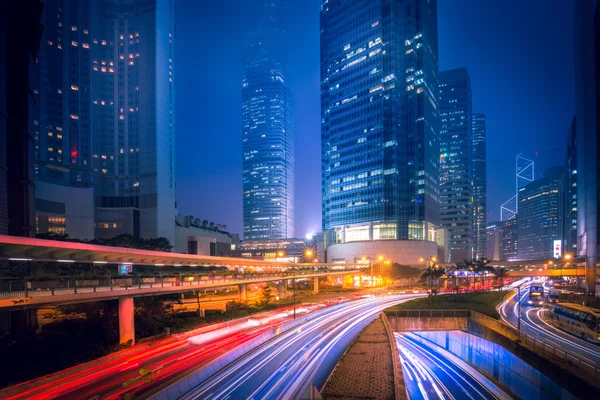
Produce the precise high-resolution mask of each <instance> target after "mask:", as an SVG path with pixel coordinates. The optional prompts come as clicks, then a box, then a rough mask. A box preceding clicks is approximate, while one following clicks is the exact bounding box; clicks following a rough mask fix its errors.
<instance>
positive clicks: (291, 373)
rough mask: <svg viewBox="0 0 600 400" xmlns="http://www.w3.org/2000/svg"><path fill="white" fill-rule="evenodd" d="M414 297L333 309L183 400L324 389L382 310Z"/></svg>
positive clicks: (290, 395) (260, 349)
mask: <svg viewBox="0 0 600 400" xmlns="http://www.w3.org/2000/svg"><path fill="white" fill-rule="evenodd" d="M414 297H417V296H416V295H395V296H386V297H376V298H367V299H361V300H357V301H354V302H351V303H348V304H347V305H346V306H345V307H342V308H338V309H335V310H332V311H331V312H328V313H326V314H324V315H322V316H319V317H317V318H314V319H313V320H310V321H307V322H305V323H304V324H302V325H300V326H299V327H297V328H294V329H292V330H290V331H287V332H284V333H283V334H281V335H279V336H276V337H275V338H273V339H272V340H270V341H269V342H266V343H264V344H263V345H261V346H259V347H258V348H257V349H255V350H254V351H251V352H249V353H247V354H246V355H244V356H242V357H241V358H239V359H238V360H236V361H234V362H233V363H231V364H229V365H228V366H227V367H225V368H223V369H222V370H221V371H219V372H217V373H216V374H215V375H213V376H212V377H211V378H210V379H208V380H206V381H204V382H203V383H202V384H200V385H199V386H197V387H195V388H193V389H192V390H191V391H190V392H188V393H187V394H186V395H185V396H183V397H182V399H211V400H216V399H255V400H258V399H295V398H301V397H302V396H303V394H305V393H306V391H307V390H308V388H309V386H310V384H311V383H314V385H315V387H316V388H317V389H321V388H322V386H323V384H324V383H325V380H326V379H327V377H328V376H329V374H330V373H331V371H332V370H333V368H334V367H335V365H336V363H337V361H338V360H339V358H340V357H341V355H342V354H343V352H344V351H345V350H346V349H347V347H348V346H349V345H350V343H351V342H352V341H353V340H354V339H355V338H356V337H357V336H358V334H359V333H360V332H361V331H362V329H363V328H364V327H365V326H366V325H368V324H369V323H370V322H372V321H373V320H374V319H375V318H376V317H377V315H378V313H379V312H380V311H382V310H383V309H385V308H387V307H390V306H391V305H394V304H398V303H401V302H403V301H406V300H408V299H411V298H414ZM157 398H160V397H159V396H157Z"/></svg>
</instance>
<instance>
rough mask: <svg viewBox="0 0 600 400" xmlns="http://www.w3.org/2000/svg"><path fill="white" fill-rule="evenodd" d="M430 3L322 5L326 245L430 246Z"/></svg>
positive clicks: (362, 0)
mask: <svg viewBox="0 0 600 400" xmlns="http://www.w3.org/2000/svg"><path fill="white" fill-rule="evenodd" d="M437 75H438V40H437V2H436V1H435V0H408V1H407V0H353V1H342V0H328V1H323V2H322V5H321V135H322V137H321V150H322V153H321V160H322V161H321V162H322V198H323V229H324V230H326V231H327V232H328V243H329V244H333V243H342V242H348V241H362V240H389V239H404V240H407V239H410V240H434V239H435V235H434V234H433V233H432V232H435V229H436V228H437V227H439V194H438V186H439V154H440V153H439V139H438V134H439V131H438V129H439V128H438V122H439V121H438V119H439V117H438V76H437Z"/></svg>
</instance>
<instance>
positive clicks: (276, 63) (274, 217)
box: [242, 1, 294, 240]
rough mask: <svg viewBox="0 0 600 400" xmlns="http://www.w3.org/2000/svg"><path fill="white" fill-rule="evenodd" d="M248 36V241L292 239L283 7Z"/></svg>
mask: <svg viewBox="0 0 600 400" xmlns="http://www.w3.org/2000/svg"><path fill="white" fill-rule="evenodd" d="M263 11H264V15H263V20H262V21H261V22H260V24H259V26H258V27H257V28H256V29H254V30H253V31H252V32H250V33H249V35H248V40H247V49H246V50H247V55H246V72H245V74H244V79H243V83H242V119H243V128H242V151H243V157H244V158H243V191H244V202H243V203H244V239H246V240H262V239H282V238H291V237H293V236H294V135H293V128H294V124H293V115H292V93H291V90H290V87H289V86H288V85H287V83H286V81H285V72H284V67H283V56H282V54H283V53H284V48H283V45H282V43H280V42H279V40H280V39H281V36H282V30H281V29H280V25H281V7H280V5H279V4H277V3H275V2H272V1H269V2H265V4H264V9H263Z"/></svg>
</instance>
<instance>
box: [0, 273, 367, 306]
mask: <svg viewBox="0 0 600 400" xmlns="http://www.w3.org/2000/svg"><path fill="white" fill-rule="evenodd" d="M338 266H339V265H338ZM311 267H312V265H311ZM362 272H363V271H362V270H361V269H358V268H356V267H353V266H347V267H346V268H343V269H335V270H326V269H323V267H321V269H319V270H317V271H314V270H310V269H306V268H304V269H298V270H293V271H292V270H289V271H286V272H280V273H270V274H269V273H265V274H236V275H212V276H209V275H189V276H183V277H182V278H174V277H152V278H146V277H124V278H118V277H105V278H99V279H87V280H74V279H56V280H49V281H36V280H29V281H17V280H4V281H2V282H0V311H12V310H22V309H24V308H25V309H27V308H39V307H43V306H50V305H55V306H56V305H65V304H78V303H89V302H94V301H104V300H114V299H119V298H121V297H143V296H156V295H161V294H171V293H183V292H190V291H193V290H204V289H212V288H222V287H227V286H237V287H238V289H239V292H240V299H241V300H244V297H245V293H246V290H245V287H246V285H251V284H257V283H264V282H274V281H286V282H287V281H293V280H294V279H296V280H300V279H312V280H313V285H314V286H313V287H314V291H315V292H318V291H319V283H318V279H319V278H321V277H328V276H345V275H355V274H360V273H362Z"/></svg>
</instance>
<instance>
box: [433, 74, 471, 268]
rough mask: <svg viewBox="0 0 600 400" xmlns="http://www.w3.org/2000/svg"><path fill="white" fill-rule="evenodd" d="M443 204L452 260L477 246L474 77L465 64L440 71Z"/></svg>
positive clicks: (465, 255) (441, 190)
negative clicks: (475, 219)
mask: <svg viewBox="0 0 600 400" xmlns="http://www.w3.org/2000/svg"><path fill="white" fill-rule="evenodd" d="M439 104H440V208H441V223H442V227H443V228H446V229H448V231H449V233H450V261H452V262H455V261H460V260H465V259H467V260H471V259H472V258H473V255H474V254H473V249H474V246H473V245H474V235H473V233H474V232H473V228H474V227H475V224H474V210H473V164H472V160H473V150H474V147H473V130H472V118H473V115H472V99H471V80H470V78H469V73H468V72H467V70H466V69H465V68H459V69H453V70H450V71H443V72H440V99H439Z"/></svg>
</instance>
